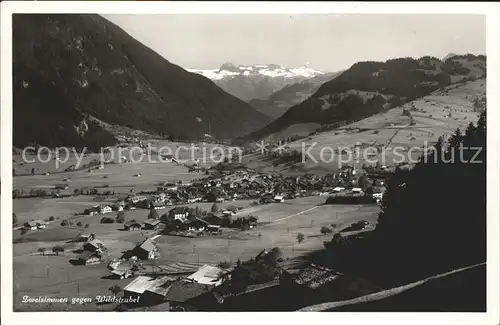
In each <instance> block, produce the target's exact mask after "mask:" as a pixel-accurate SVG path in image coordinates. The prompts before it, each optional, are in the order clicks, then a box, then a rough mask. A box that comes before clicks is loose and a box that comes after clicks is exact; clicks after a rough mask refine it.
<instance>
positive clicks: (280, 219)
mask: <svg viewBox="0 0 500 325" xmlns="http://www.w3.org/2000/svg"><path fill="white" fill-rule="evenodd" d="M317 207H318V206H314V207H312V208H310V209H307V210H304V211H300V212H299V213H295V214H292V215H289V216H286V217H283V218H279V219H276V220H274V221H272V222H271V223H269V224H267V225H264V227H266V226H269V225H272V224H273V223H276V222H280V221H283V220H286V219H290V218H293V217H296V216H298V215H301V214H304V213H306V212H309V211H312V210H314V209H316V208H317Z"/></svg>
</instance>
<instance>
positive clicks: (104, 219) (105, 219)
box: [101, 217, 115, 223]
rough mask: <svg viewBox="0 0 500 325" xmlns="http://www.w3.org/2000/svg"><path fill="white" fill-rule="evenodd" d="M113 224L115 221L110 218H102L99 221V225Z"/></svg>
mask: <svg viewBox="0 0 500 325" xmlns="http://www.w3.org/2000/svg"><path fill="white" fill-rule="evenodd" d="M114 222H115V219H113V218H110V217H103V218H102V219H101V223H114Z"/></svg>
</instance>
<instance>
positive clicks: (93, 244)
mask: <svg viewBox="0 0 500 325" xmlns="http://www.w3.org/2000/svg"><path fill="white" fill-rule="evenodd" d="M105 249H106V248H105V247H104V245H103V244H102V242H101V241H100V240H99V239H94V240H92V241H90V242H88V243H85V244H84V245H83V250H86V251H89V252H102V251H104V250H105Z"/></svg>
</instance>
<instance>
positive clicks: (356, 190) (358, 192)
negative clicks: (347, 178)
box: [351, 187, 363, 194]
mask: <svg viewBox="0 0 500 325" xmlns="http://www.w3.org/2000/svg"><path fill="white" fill-rule="evenodd" d="M351 192H352V193H356V194H363V189H362V188H359V187H354V188H353V189H352V190H351Z"/></svg>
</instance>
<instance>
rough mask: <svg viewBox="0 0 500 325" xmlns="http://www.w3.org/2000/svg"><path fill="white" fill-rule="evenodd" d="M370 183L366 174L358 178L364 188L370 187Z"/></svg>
mask: <svg viewBox="0 0 500 325" xmlns="http://www.w3.org/2000/svg"><path fill="white" fill-rule="evenodd" d="M369 184H370V181H369V179H368V177H367V176H366V175H361V176H360V177H359V179H358V187H360V188H362V189H363V190H364V189H366V188H367V187H368V185H369Z"/></svg>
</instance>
